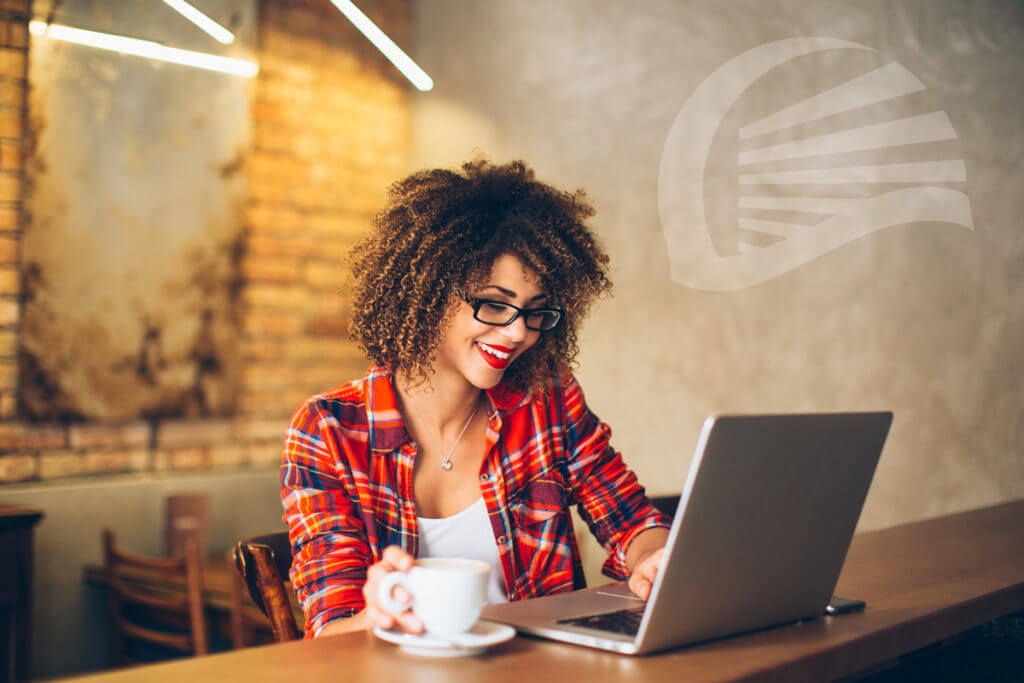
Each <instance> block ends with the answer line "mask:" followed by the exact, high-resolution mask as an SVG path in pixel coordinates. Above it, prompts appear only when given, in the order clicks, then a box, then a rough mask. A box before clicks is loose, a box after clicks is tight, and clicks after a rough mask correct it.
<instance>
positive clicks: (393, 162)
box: [0, 0, 412, 485]
mask: <svg viewBox="0 0 1024 683" xmlns="http://www.w3.org/2000/svg"><path fill="white" fill-rule="evenodd" d="M360 8H361V9H362V10H363V11H364V12H366V13H367V14H368V15H369V16H370V18H371V19H373V20H374V22H375V23H377V25H378V26H380V27H381V28H382V29H383V30H384V31H385V33H387V34H388V35H390V36H391V37H392V39H394V40H395V42H396V43H398V44H399V45H402V46H407V45H409V43H410V38H411V35H412V30H411V8H410V5H409V0H377V1H376V2H362V3H360ZM29 16H30V2H29V0H20V1H18V0H0V485H2V484H10V483H17V482H27V481H40V480H44V481H45V480H53V479H61V478H68V477H80V476H87V475H96V474H119V473H130V472H166V471H195V470H209V469H215V468H218V469H238V468H247V467H258V468H273V467H276V466H277V464H278V462H279V460H280V453H281V442H282V438H283V436H284V431H285V427H286V425H287V421H288V418H289V417H290V415H291V413H292V412H293V411H294V409H295V408H296V407H297V406H298V404H299V403H300V402H301V401H302V399H304V398H305V397H307V396H309V395H311V394H313V393H316V392H318V391H322V390H324V389H327V388H330V387H332V386H335V385H337V384H340V383H342V382H344V381H346V380H348V379H351V378H353V377H356V376H359V375H361V374H362V372H363V371H364V369H365V361H363V359H362V358H361V356H360V355H359V353H358V350H357V349H356V348H355V347H354V346H353V345H352V344H350V343H349V342H348V341H347V316H348V309H347V302H346V298H345V296H344V292H343V288H344V272H345V271H344V268H343V258H344V256H345V254H346V253H347V251H348V249H349V248H350V247H351V246H352V244H353V243H354V241H355V240H356V239H358V238H359V237H360V236H361V235H362V234H363V233H364V232H365V231H366V229H367V227H368V225H369V219H370V217H371V216H372V215H373V213H374V212H375V211H376V210H377V209H379V208H380V207H381V206H382V205H383V201H384V192H385V188H386V186H387V185H388V183H389V182H391V181H392V180H394V179H396V178H397V177H399V176H400V175H402V174H403V173H405V172H406V171H407V170H408V158H409V150H410V131H411V119H410V106H409V97H410V89H411V86H409V85H408V83H407V82H406V81H405V80H404V78H403V77H402V76H401V75H400V74H398V73H397V72H396V71H395V69H394V67H393V66H391V64H390V63H389V62H387V61H386V60H385V59H384V58H383V56H381V55H380V54H379V53H378V52H377V50H376V49H375V48H374V47H373V46H372V45H370V44H369V42H368V41H367V40H366V39H365V38H364V37H363V36H362V35H361V34H359V33H358V32H357V31H356V30H355V28H354V27H352V25H351V24H350V23H349V22H348V20H347V19H345V18H344V16H342V15H341V13H340V12H338V10H337V9H336V8H335V7H334V6H333V5H331V4H330V3H329V2H328V0H263V2H262V3H261V6H260V26H259V48H258V50H259V61H260V74H259V76H258V77H257V79H256V83H255V96H254V100H253V101H254V106H253V111H252V116H253V124H254V144H253V149H252V151H251V153H250V154H249V156H248V159H247V160H246V171H247V175H248V184H249V199H248V205H247V207H246V219H245V220H246V225H245V230H246V239H245V249H244V253H243V254H242V256H241V269H242V275H243V287H244V289H243V295H242V302H243V306H244V309H243V311H242V320H243V328H244V338H243V346H242V348H241V349H240V353H241V354H242V355H243V359H244V370H243V392H242V397H241V399H242V400H241V401H239V409H238V414H237V415H236V416H235V417H233V418H229V419H213V420H211V419H204V420H161V419H147V420H136V421H132V422H128V423H116V424H102V423H72V424H68V423H43V424H41V423H29V422H26V421H24V420H19V419H18V416H17V402H16V395H17V394H16V391H15V389H16V382H17V344H18V320H19V307H20V304H19V293H20V291H19V269H18V248H19V235H20V234H21V229H22V227H23V225H24V222H25V218H24V216H23V214H22V211H21V202H20V198H21V195H22V184H23V175H22V163H21V162H22V158H23V149H24V147H25V146H26V144H28V140H27V131H26V128H25V106H26V105H25V102H26V98H25V91H26V74H27V68H26V65H27V60H28V58H29V55H28V31H27V22H28V18H29Z"/></svg>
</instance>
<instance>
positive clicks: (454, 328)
mask: <svg viewBox="0 0 1024 683" xmlns="http://www.w3.org/2000/svg"><path fill="white" fill-rule="evenodd" d="M465 294H466V296H467V298H469V299H491V300H494V301H501V302H503V303H508V304H512V305H514V306H518V307H519V308H543V307H545V306H547V295H545V294H544V292H543V291H542V290H541V286H540V280H539V279H538V277H537V274H536V273H535V272H534V271H533V269H532V268H530V267H529V266H527V265H526V264H524V263H523V262H522V261H521V260H520V259H519V257H518V256H515V255H513V254H504V255H502V256H499V257H498V258H497V259H495V261H494V265H493V266H492V267H491V274H490V277H489V278H488V279H487V280H486V281H485V283H484V285H483V286H482V287H480V288H478V289H476V290H475V291H471V292H465ZM456 305H457V306H458V308H457V310H456V312H455V316H454V317H453V319H452V324H451V327H449V328H448V331H447V333H446V334H445V336H444V337H443V338H442V339H441V343H440V345H439V346H438V351H437V362H436V363H435V366H434V370H435V371H437V372H438V373H441V372H454V373H458V374H459V375H461V376H462V377H463V378H465V380H466V381H467V382H469V383H470V384H471V385H473V386H475V387H476V388H478V389H490V388H492V387H494V386H495V385H497V384H498V382H500V381H501V378H502V376H503V375H504V374H505V369H506V368H507V367H508V366H509V365H511V364H512V363H514V362H515V360H516V359H517V358H518V357H519V356H521V355H522V354H523V353H524V352H525V351H526V350H527V349H528V348H530V347H531V346H533V345H534V344H535V343H536V342H537V339H538V337H540V335H541V332H538V331H537V330H531V329H528V328H527V327H526V322H525V320H524V319H523V317H522V316H519V317H518V318H516V319H515V320H514V321H513V322H512V324H511V325H506V326H504V327H499V326H495V325H488V324H486V323H482V322H480V321H479V320H477V319H476V318H474V317H473V307H472V306H470V305H469V304H468V303H466V302H464V301H461V300H460V301H459V302H458V303H457V304H456Z"/></svg>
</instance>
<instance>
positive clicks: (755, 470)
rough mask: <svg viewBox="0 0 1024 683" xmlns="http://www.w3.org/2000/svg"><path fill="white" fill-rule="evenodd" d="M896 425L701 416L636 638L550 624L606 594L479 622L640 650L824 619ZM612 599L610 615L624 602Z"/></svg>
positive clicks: (840, 418) (565, 598)
mask: <svg viewBox="0 0 1024 683" xmlns="http://www.w3.org/2000/svg"><path fill="white" fill-rule="evenodd" d="M891 421H892V413H889V412H879V413H843V414H804V415H746V416H722V417H710V418H708V419H707V420H706V421H705V423H704V427H703V429H702V430H701V436H700V440H699V442H698V445H697V449H696V454H695V456H694V459H693V462H692V464H691V466H690V471H689V474H688V476H687V479H686V482H685V484H684V487H683V491H682V495H681V496H680V503H679V507H678V510H677V512H676V516H675V519H674V521H673V524H672V528H671V531H670V533H669V538H668V542H667V544H666V553H665V556H664V559H663V564H662V567H661V570H660V571H659V574H658V577H657V579H656V580H655V583H654V586H653V588H652V591H651V596H650V598H649V600H648V602H647V608H646V610H645V611H644V615H643V618H642V620H641V623H640V628H639V631H638V632H637V634H636V637H635V639H633V640H632V642H631V643H623V642H622V641H623V639H622V637H611V638H602V635H607V634H602V633H600V632H598V631H595V630H590V629H585V628H580V627H578V626H569V625H565V624H558V623H557V622H558V621H559V620H560V619H561V617H564V616H566V615H577V614H579V610H578V609H577V608H576V607H574V606H573V604H572V601H573V600H575V599H578V600H580V601H581V602H586V603H587V604H588V606H589V607H590V608H593V606H594V604H595V598H601V597H602V596H601V595H600V593H601V589H589V590H587V591H580V592H577V593H575V594H570V595H560V596H552V597H551V598H538V599H536V600H530V601H523V602H527V603H541V601H550V602H551V605H552V606H553V607H555V608H556V609H557V610H558V613H556V614H545V610H544V609H543V608H541V609H538V608H540V607H541V605H540V604H538V605H522V604H521V603H509V604H508V605H504V606H498V605H496V606H493V607H492V608H488V609H487V610H486V611H485V613H484V617H485V618H488V619H494V620H497V621H503V622H505V623H510V624H512V625H514V626H517V627H519V628H520V629H521V630H523V631H525V632H528V633H534V634H537V635H542V636H545V637H550V638H555V639H558V640H565V641H568V642H575V643H578V644H584V645H590V646H593V647H601V648H605V649H611V650H616V651H620V652H628V653H635V654H640V653H646V652H653V651H656V650H661V649H665V648H668V647H675V646H678V645H683V644H687V643H693V642H698V641H702V640H708V639H712V638H717V637H721V636H726V635H732V634H737V633H742V632H745V631H750V630H755V629H759V628H764V627H768V626H772V625H776V624H781V623H786V622H791V621H795V620H798V619H804V618H809V617H816V616H820V615H822V614H823V613H824V610H825V605H826V604H827V603H828V601H829V598H830V597H831V595H832V591H833V589H834V588H835V584H836V581H837V580H838V578H839V571H840V569H841V568H842V565H843V561H844V559H845V557H846V552H847V550H848V548H849V544H850V541H851V539H852V537H853V532H854V530H855V528H856V526H857V520H858V519H859V517H860V512H861V509H862V508H863V505H864V500H865V498H866V497H867V492H868V489H869V487H870V484H871V479H872V477H873V475H874V472H875V467H876V465H877V463H878V459H879V456H880V455H881V451H882V446H883V444H884V443H885V438H886V435H887V434H888V430H889V425H890V424H891ZM605 592H607V591H605ZM607 599H608V600H609V603H608V606H607V608H606V609H607V610H608V611H611V610H615V609H621V608H622V607H623V606H624V605H623V603H624V600H623V599H622V598H618V599H615V598H611V597H608V598H607ZM524 615H528V617H527V618H522V617H524Z"/></svg>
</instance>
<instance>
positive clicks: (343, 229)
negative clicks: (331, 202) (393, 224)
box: [307, 212, 370, 243]
mask: <svg viewBox="0 0 1024 683" xmlns="http://www.w3.org/2000/svg"><path fill="white" fill-rule="evenodd" d="M307 221H308V223H309V229H310V231H311V232H315V233H321V234H323V235H324V236H326V237H342V238H348V239H349V240H351V241H352V242H353V243H354V242H355V240H357V239H360V238H362V237H364V236H365V235H366V234H367V233H368V232H369V231H370V219H369V216H360V215H353V214H339V213H330V212H327V213H311V214H309V216H308V218H307Z"/></svg>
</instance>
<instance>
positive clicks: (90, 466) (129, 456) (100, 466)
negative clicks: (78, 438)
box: [83, 450, 148, 474]
mask: <svg viewBox="0 0 1024 683" xmlns="http://www.w3.org/2000/svg"><path fill="white" fill-rule="evenodd" d="M146 462H148V456H147V454H146V451H139V450H136V451H113V452H108V451H92V452H89V453H86V454H85V457H84V467H83V473H84V474H120V473H122V472H137V471H139V470H142V469H143V468H144V467H145V463H146Z"/></svg>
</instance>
